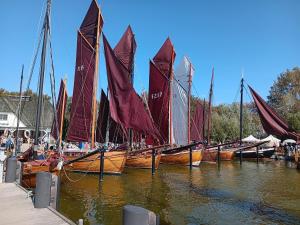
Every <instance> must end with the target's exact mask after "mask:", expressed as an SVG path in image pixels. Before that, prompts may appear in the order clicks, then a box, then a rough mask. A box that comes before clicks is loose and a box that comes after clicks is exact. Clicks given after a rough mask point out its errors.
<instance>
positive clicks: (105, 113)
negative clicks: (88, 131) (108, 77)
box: [96, 90, 109, 143]
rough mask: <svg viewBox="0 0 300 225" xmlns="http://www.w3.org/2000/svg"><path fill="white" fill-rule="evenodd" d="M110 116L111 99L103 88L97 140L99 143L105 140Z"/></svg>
mask: <svg viewBox="0 0 300 225" xmlns="http://www.w3.org/2000/svg"><path fill="white" fill-rule="evenodd" d="M108 117H109V101H108V98H107V96H106V94H105V93H104V91H103V90H101V97H100V106H99V111H98V119H97V128H96V141H97V142H99V143H104V142H105V137H106V130H107V121H108Z"/></svg>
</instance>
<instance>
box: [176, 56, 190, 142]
mask: <svg viewBox="0 0 300 225" xmlns="http://www.w3.org/2000/svg"><path fill="white" fill-rule="evenodd" d="M193 73H194V69H193V67H192V64H191V63H190V61H189V60H188V59H187V58H186V57H184V58H183V60H182V61H181V63H180V64H179V66H178V68H177V69H176V70H175V74H174V80H173V82H172V83H171V84H172V95H173V99H172V110H173V114H172V115H173V118H172V128H173V135H174V140H173V141H174V143H176V144H177V145H187V144H188V141H189V140H188V139H189V130H188V129H189V123H190V121H189V119H190V118H189V94H190V86H191V81H192V76H193Z"/></svg>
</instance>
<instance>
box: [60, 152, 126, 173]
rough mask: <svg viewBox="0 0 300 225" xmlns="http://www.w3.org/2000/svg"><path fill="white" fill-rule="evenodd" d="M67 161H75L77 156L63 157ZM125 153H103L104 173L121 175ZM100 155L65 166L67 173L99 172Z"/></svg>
mask: <svg viewBox="0 0 300 225" xmlns="http://www.w3.org/2000/svg"><path fill="white" fill-rule="evenodd" d="M65 157H66V159H67V160H73V159H76V158H77V156H68V155H67V156H65ZM126 157H127V152H124V151H112V152H105V153H104V173H106V174H121V173H122V172H123V170H124V166H125V163H126ZM100 164H101V163H100V153H98V154H95V155H92V156H90V157H87V158H85V159H82V160H81V161H78V162H74V163H71V164H69V165H67V166H65V169H66V170H68V171H74V172H88V173H99V172H100Z"/></svg>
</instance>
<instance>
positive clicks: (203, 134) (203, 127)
mask: <svg viewBox="0 0 300 225" xmlns="http://www.w3.org/2000/svg"><path fill="white" fill-rule="evenodd" d="M205 105H206V102H205V98H204V101H203V124H202V136H203V141H204V140H205V123H206V120H205Z"/></svg>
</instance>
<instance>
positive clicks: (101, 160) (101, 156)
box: [99, 149, 105, 181]
mask: <svg viewBox="0 0 300 225" xmlns="http://www.w3.org/2000/svg"><path fill="white" fill-rule="evenodd" d="M104 151H105V150H104V149H100V177H99V178H100V181H103V172H104Z"/></svg>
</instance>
